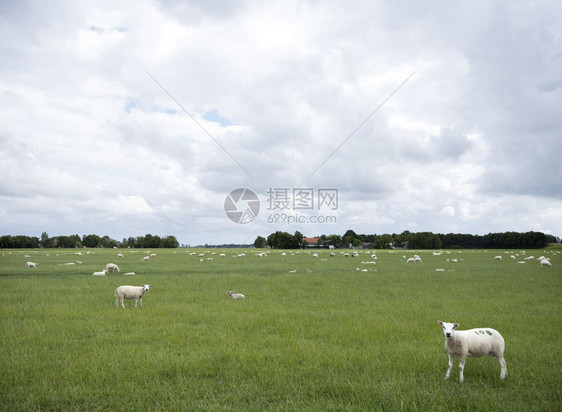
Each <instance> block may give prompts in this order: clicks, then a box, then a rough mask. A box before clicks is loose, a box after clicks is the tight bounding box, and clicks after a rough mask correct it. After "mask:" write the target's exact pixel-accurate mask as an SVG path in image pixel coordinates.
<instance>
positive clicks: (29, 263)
mask: <svg viewBox="0 0 562 412" xmlns="http://www.w3.org/2000/svg"><path fill="white" fill-rule="evenodd" d="M25 267H26V268H34V269H37V263H34V262H27V263H26V264H25Z"/></svg>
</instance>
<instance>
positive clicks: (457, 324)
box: [453, 323, 461, 329]
mask: <svg viewBox="0 0 562 412" xmlns="http://www.w3.org/2000/svg"><path fill="white" fill-rule="evenodd" d="M460 325H461V324H460V323H455V324H454V325H453V327H454V328H455V329H456V328H458V327H459V326H460Z"/></svg>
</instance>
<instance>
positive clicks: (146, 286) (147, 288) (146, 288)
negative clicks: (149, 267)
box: [142, 285, 150, 292]
mask: <svg viewBox="0 0 562 412" xmlns="http://www.w3.org/2000/svg"><path fill="white" fill-rule="evenodd" d="M142 288H143V290H144V291H145V292H146V291H147V290H149V289H150V285H142Z"/></svg>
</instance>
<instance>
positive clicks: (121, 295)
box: [115, 285, 150, 308]
mask: <svg viewBox="0 0 562 412" xmlns="http://www.w3.org/2000/svg"><path fill="white" fill-rule="evenodd" d="M149 289H150V285H142V286H128V285H123V286H119V287H118V288H117V289H115V306H117V307H119V302H121V306H123V308H125V304H124V303H123V300H124V299H134V300H135V308H136V307H137V302H140V305H141V306H142V297H143V296H144V294H145V293H146V292H147V291H148V290H149Z"/></svg>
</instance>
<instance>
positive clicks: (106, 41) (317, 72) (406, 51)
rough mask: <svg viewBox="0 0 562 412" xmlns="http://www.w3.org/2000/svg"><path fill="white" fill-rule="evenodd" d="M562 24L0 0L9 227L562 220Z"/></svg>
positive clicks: (489, 226)
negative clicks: (1, 0) (0, 0)
mask: <svg viewBox="0 0 562 412" xmlns="http://www.w3.org/2000/svg"><path fill="white" fill-rule="evenodd" d="M560 21H562V3H561V2H559V1H555V0H553V1H549V0H546V1H540V2H538V1H537V2H535V1H494V2H490V1H478V0H477V1H456V2H450V1H440V0H438V1H433V2H423V1H373V0H365V1H355V2H342V1H331V0H327V1H314V0H311V1H292V0H288V1H283V2H268V1H251V0H249V1H244V0H232V1H220V0H213V1H210V0H208V1H204V0H195V1H176V0H139V1H136V0H135V1H115V0H110V1H103V0H102V1H96V2H82V1H56V0H55V1H52V2H44V1H41V0H37V1H33V0H29V1H18V2H15V1H3V2H0V234H2V235H5V234H11V235H17V234H22V235H29V236H38V237H39V236H40V235H41V233H42V232H47V233H48V234H49V235H50V236H57V235H72V234H78V235H80V236H82V235H86V234H92V233H94V234H98V235H100V236H103V235H108V236H110V237H111V238H114V239H116V240H121V239H123V238H126V237H130V236H133V237H136V236H141V235H144V234H147V233H150V234H152V235H159V236H167V235H174V236H176V238H177V239H178V241H179V242H180V243H182V244H189V245H198V244H205V243H207V244H221V243H236V244H239V243H252V242H253V241H254V240H255V238H256V237H257V236H263V237H267V236H268V235H269V234H270V233H273V232H275V231H278V230H280V231H286V232H289V233H294V232H295V231H300V232H301V233H302V234H304V235H305V236H307V237H312V236H316V235H321V234H340V235H343V234H344V233H345V232H346V231H347V230H348V229H352V230H354V231H355V232H357V233H366V234H382V233H401V232H403V231H405V230H409V231H411V232H421V231H431V232H434V233H471V234H486V233H490V232H504V231H519V232H525V231H531V230H532V231H542V232H544V233H547V234H552V235H555V236H562V168H561V167H560V165H561V164H562V163H561V159H562V109H561V108H562V25H560ZM236 189H249V190H242V191H240V190H238V191H237V190H236ZM233 191H234V192H233ZM231 192H233V194H231ZM256 199H258V202H256ZM256 205H257V207H259V211H258V210H257V207H256ZM225 207H226V209H225Z"/></svg>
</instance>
